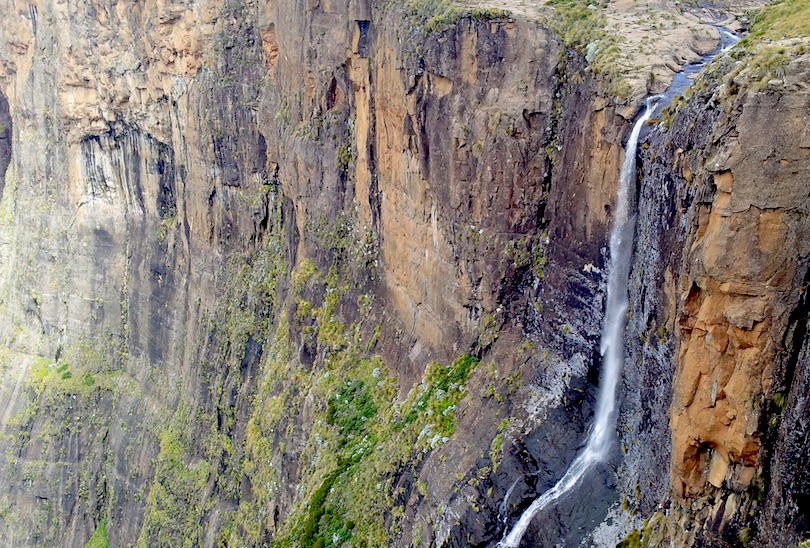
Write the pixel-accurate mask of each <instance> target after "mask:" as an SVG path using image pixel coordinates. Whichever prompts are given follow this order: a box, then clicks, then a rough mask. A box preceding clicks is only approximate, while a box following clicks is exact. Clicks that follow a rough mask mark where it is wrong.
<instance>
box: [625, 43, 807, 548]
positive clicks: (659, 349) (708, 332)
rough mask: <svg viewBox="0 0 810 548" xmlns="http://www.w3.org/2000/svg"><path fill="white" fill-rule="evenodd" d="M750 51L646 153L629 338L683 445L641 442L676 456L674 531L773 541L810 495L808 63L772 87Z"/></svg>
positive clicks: (795, 535) (797, 517)
mask: <svg viewBox="0 0 810 548" xmlns="http://www.w3.org/2000/svg"><path fill="white" fill-rule="evenodd" d="M796 51H798V50H796ZM739 57H741V58H740V59H736V60H735V59H733V58H730V59H724V60H723V61H722V62H721V63H718V64H717V65H716V66H714V67H713V69H712V70H711V71H710V72H709V73H708V74H707V75H705V76H704V77H703V78H702V79H701V80H700V81H699V82H698V83H697V84H696V85H695V86H694V87H693V88H692V91H691V92H690V94H689V96H687V98H685V99H681V100H679V101H678V102H676V103H675V104H674V105H672V106H671V107H670V108H669V109H667V110H666V111H665V112H664V114H663V119H662V120H660V121H659V125H658V127H657V128H656V130H654V131H653V132H652V133H651V134H650V138H649V141H648V147H649V148H647V150H646V152H645V153H644V159H645V162H644V173H643V176H642V179H641V182H640V185H641V186H640V204H639V215H640V219H641V222H640V226H639V237H640V241H639V252H638V254H637V258H636V265H637V266H636V271H637V273H636V275H635V280H636V285H635V287H636V291H635V292H634V293H635V295H636V297H635V298H633V297H632V296H631V300H633V301H634V303H636V304H635V307H634V319H633V322H632V327H631V329H630V333H629V334H628V338H631V340H632V338H633V337H638V340H640V341H641V343H640V344H641V346H642V348H643V349H640V350H639V351H636V359H637V360H638V361H637V363H638V365H639V366H640V369H641V370H640V372H639V373H638V374H637V375H638V377H640V378H642V379H643V378H644V377H645V376H646V377H658V379H659V380H658V381H657V382H655V383H653V386H657V388H658V390H657V391H656V392H657V393H653V394H642V395H641V396H640V397H638V398H636V399H637V400H638V401H639V403H637V404H636V405H638V407H640V408H646V409H648V411H647V413H648V415H649V416H650V417H653V418H654V420H653V421H652V424H654V425H656V427H655V430H657V431H658V432H659V435H666V433H667V431H669V432H670V434H669V435H670V436H671V440H672V441H671V445H670V446H669V447H667V448H666V449H663V450H662V449H657V450H652V451H651V450H649V449H640V450H638V452H639V453H642V454H646V455H647V456H650V455H654V458H656V459H658V460H659V462H662V461H664V459H669V460H670V463H669V466H668V467H665V466H657V467H655V468H654V469H655V470H656V472H657V473H668V474H669V475H670V492H671V493H672V496H673V499H672V503H673V507H674V510H675V511H674V512H673V513H671V514H670V518H671V520H672V516H673V515H674V516H679V517H678V518H675V519H674V520H672V521H674V522H678V520H679V519H680V522H678V523H676V524H675V523H672V522H671V523H670V529H669V534H670V535H673V534H674V535H675V536H676V537H678V538H681V539H682V541H685V542H689V543H699V544H709V545H713V544H716V543H722V542H723V541H726V542H731V543H737V542H743V543H746V544H747V543H748V542H749V541H750V540H751V538H752V537H753V536H754V535H755V534H756V532H757V531H759V532H761V533H766V532H767V533H766V534H767V535H768V537H769V538H767V539H766V538H764V536H763V537H760V539H759V542H761V543H763V544H768V543H776V544H782V545H787V544H789V543H791V542H792V543H796V542H798V540H799V539H801V535H802V531H803V530H804V525H802V522H803V520H804V517H803V516H804V512H805V510H804V507H803V504H804V503H803V502H802V501H803V500H804V496H805V495H804V494H803V493H804V491H805V490H806V488H805V487H803V484H802V483H801V480H799V479H798V477H796V476H795V474H796V473H797V469H796V461H795V460H793V459H794V458H795V453H793V452H794V451H797V450H799V449H798V448H799V447H802V443H803V442H802V441H800V440H801V439H803V436H804V434H801V433H800V432H803V431H804V430H805V429H804V428H803V427H802V426H801V425H800V424H797V423H796V422H795V421H796V418H795V417H796V416H797V414H799V413H801V411H799V409H802V408H803V405H804V404H803V403H802V402H803V401H804V400H803V396H802V395H801V394H802V393H803V388H802V387H801V382H802V381H801V380H800V379H801V378H802V375H803V373H802V370H803V364H802V360H801V356H802V354H803V347H804V337H805V333H806V316H807V311H806V296H805V286H806V276H807V264H806V262H807V254H808V249H807V244H806V236H805V234H806V231H807V229H808V226H807V223H806V219H805V215H804V213H803V211H804V210H805V208H806V207H807V204H806V202H807V192H806V189H805V188H804V186H805V185H804V184H803V182H802V181H803V178H804V176H803V175H802V174H803V173H806V172H807V169H808V159H807V153H806V147H807V128H806V125H805V124H804V122H803V121H802V119H801V116H797V113H799V112H804V111H805V110H806V109H807V101H808V96H807V94H806V92H805V84H804V82H807V78H808V74H807V58H806V56H805V55H798V56H795V57H793V58H792V59H790V60H788V59H787V58H786V59H785V60H784V62H785V65H784V67H783V69H782V70H783V71H784V72H780V74H781V79H774V78H770V79H769V80H768V85H767V86H766V87H765V89H762V87H761V86H759V87H758V86H757V85H756V83H757V80H758V79H759V78H761V77H762V76H763V75H762V74H759V75H757V74H756V72H754V71H755V70H756V69H755V68H746V67H747V66H748V65H754V62H750V60H749V59H748V58H747V57H746V56H745V54H743V55H740V56H739ZM755 61H756V60H755ZM754 66H755V65H754ZM751 72H754V74H753V76H752V75H751ZM642 265H656V266H655V267H654V268H653V269H652V271H651V272H648V271H646V270H644V271H642ZM650 288H656V291H658V292H660V293H659V294H658V295H656V296H650V294H649V291H650ZM644 303H647V304H644ZM636 314H638V317H636ZM672 363H674V368H671V365H670V364H672ZM659 375H660V376H659ZM797 378H798V379H799V381H798V382H799V384H798V385H797V384H796V381H795V380H794V379H797ZM628 384H630V383H629V382H628ZM642 386H650V385H649V384H646V383H642ZM628 390H631V388H630V387H628ZM669 394H671V403H670V400H669V398H670V395H669ZM662 403H663V404H664V405H662ZM667 407H669V420H668V428H667V424H666V422H665V421H666V419H665V417H664V415H662V414H661V413H660V411H659V410H660V409H662V408H664V409H666V408H667ZM786 418H787V420H788V423H789V425H788V426H786V425H784V424H783V422H782V421H784V420H785V419H786ZM627 420H628V421H630V422H634V419H633V417H632V415H631V414H628V418H627ZM791 421H792V422H791ZM642 424H643V423H642ZM641 428H643V426H642V427H641ZM780 436H781V437H782V439H781V440H779V441H777V438H778V437H780ZM628 438H630V439H632V438H633V435H630V436H628ZM789 455H792V456H789ZM639 462H641V461H639ZM639 468H642V469H643V468H645V467H644V466H643V464H639ZM781 470H784V471H785V472H781ZM644 473H645V472H642V473H641V475H644ZM783 473H784V474H787V475H788V476H790V477H791V478H792V479H791V480H790V481H791V486H790V487H788V486H787V483H786V480H785V479H783V477H780V475H781V474H783ZM643 490H644V488H643V485H642V491H643ZM656 490H657V491H658V494H659V496H660V494H662V493H665V490H662V489H661V488H660V485H659V486H657V487H656V488H653V489H652V491H653V492H655V491H656ZM763 506H764V508H763ZM776 508H779V510H776ZM646 509H647V510H648V511H649V510H650V509H652V508H651V506H647V508H646ZM777 515H778V516H779V517H778V518H777V517H776V516H777ZM775 521H780V522H781V523H780V525H778V526H777V525H775V523H774V522H775ZM786 525H787V527H786ZM777 531H779V532H778V533H777ZM721 539H722V540H721Z"/></svg>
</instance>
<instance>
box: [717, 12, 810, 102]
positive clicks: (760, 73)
mask: <svg viewBox="0 0 810 548" xmlns="http://www.w3.org/2000/svg"><path fill="white" fill-rule="evenodd" d="M808 51H810V0H780V1H778V2H775V3H772V4H769V5H767V6H765V7H763V8H761V9H760V10H759V11H757V12H756V13H755V14H754V15H753V16H752V23H751V27H750V29H749V33H748V36H746V37H745V38H743V39H742V40H740V42H739V44H738V45H737V47H736V48H735V49H734V51H733V53H732V55H733V57H734V58H735V59H737V60H738V61H740V62H739V63H738V64H737V66H736V68H735V69H733V70H732V71H731V72H729V73H728V74H727V75H726V76H725V79H724V81H725V82H726V84H727V86H729V88H730V89H731V91H732V92H736V91H739V90H740V89H741V88H750V89H751V90H752V91H754V92H758V91H763V90H765V89H772V90H774V91H779V90H782V89H783V88H784V85H785V82H784V80H785V77H786V71H787V66H788V63H789V62H790V59H791V58H792V57H795V56H797V55H801V54H805V53H807V52H808Z"/></svg>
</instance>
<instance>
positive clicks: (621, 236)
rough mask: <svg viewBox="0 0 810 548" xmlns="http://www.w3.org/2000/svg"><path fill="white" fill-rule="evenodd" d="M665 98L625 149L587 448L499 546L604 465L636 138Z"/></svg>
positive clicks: (620, 353) (515, 539)
mask: <svg viewBox="0 0 810 548" xmlns="http://www.w3.org/2000/svg"><path fill="white" fill-rule="evenodd" d="M660 97H661V96H659V95H656V96H653V97H648V98H647V100H646V108H645V110H644V114H643V115H642V116H641V118H639V119H638V121H637V122H636V124H635V125H634V126H633V131H632V133H631V134H630V139H629V140H628V141H627V147H626V148H625V155H624V164H623V165H622V171H621V175H620V176H619V191H618V195H617V197H616V218H615V220H614V222H613V228H612V230H611V233H610V269H609V272H608V285H607V308H606V309H605V323H604V325H603V327H602V342H601V349H600V350H601V353H602V364H603V373H602V383H601V388H600V391H599V397H598V399H597V404H596V414H595V416H594V422H593V425H592V426H591V429H590V433H589V435H588V439H587V442H586V444H585V448H584V449H583V450H582V452H580V453H579V455H577V457H576V458H575V459H574V461H573V462H572V463H571V466H570V467H569V468H568V470H567V471H566V472H565V475H564V476H563V477H562V478H561V479H560V481H558V482H557V484H556V485H554V487H552V488H551V489H549V490H548V491H546V492H545V493H543V495H542V496H540V497H539V498H538V499H536V500H535V501H534V502H533V503H532V504H531V506H529V507H528V508H527V509H526V511H525V512H523V515H521V516H520V519H519V520H518V521H517V523H516V524H515V526H514V527H512V530H511V531H509V533H508V534H507V535H506V536H505V537H504V538H503V540H501V542H500V543H498V546H499V547H501V548H516V547H517V546H518V545H519V544H520V539H521V538H523V534H524V533H525V532H526V529H527V528H528V526H529V524H530V523H531V521H532V519H533V518H534V516H535V515H536V514H537V513H538V512H540V511H541V510H543V509H544V508H546V507H547V506H548V505H550V504H552V503H553V502H555V501H557V500H558V499H560V498H561V497H562V496H564V495H565V494H567V493H568V492H570V491H571V490H572V489H573V488H574V487H575V486H576V485H577V484H578V483H579V482H580V481H581V480H582V478H583V477H584V476H585V473H586V472H588V471H589V470H590V469H591V468H593V466H594V465H596V464H598V463H600V462H604V461H605V460H606V459H607V457H608V455H609V453H610V447H611V443H612V441H613V440H614V439H615V437H616V436H615V432H616V413H615V410H616V386H617V385H618V382H619V377H620V375H621V370H622V360H623V359H624V324H625V320H626V317H627V306H628V300H627V280H628V278H629V276H630V259H631V254H632V252H633V230H634V221H635V219H634V217H632V216H631V215H629V208H628V201H629V194H630V188H631V185H632V184H634V181H635V177H636V148H637V146H638V135H639V132H641V128H642V126H643V125H644V123H645V122H646V121H647V119H649V117H650V115H651V114H652V111H653V110H654V109H655V105H656V102H657V101H658V99H660Z"/></svg>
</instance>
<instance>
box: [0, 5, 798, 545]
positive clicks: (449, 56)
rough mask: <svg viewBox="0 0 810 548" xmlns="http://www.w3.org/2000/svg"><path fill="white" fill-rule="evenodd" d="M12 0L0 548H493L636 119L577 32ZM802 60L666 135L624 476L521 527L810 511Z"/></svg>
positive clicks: (3, 136)
mask: <svg viewBox="0 0 810 548" xmlns="http://www.w3.org/2000/svg"><path fill="white" fill-rule="evenodd" d="M0 8H2V10H3V13H6V14H9V15H8V16H7V19H8V22H7V23H4V25H3V28H2V30H0V173H2V174H4V175H5V177H4V179H3V181H2V183H0V199H1V200H2V202H0V274H1V275H2V276H1V277H0V318H2V320H1V322H0V341H1V342H2V344H0V373H1V374H2V382H1V383H0V418H2V421H0V433H2V437H0V449H2V450H1V451H0V477H2V478H3V479H2V481H1V482H0V543H2V544H7V545H13V546H42V545H52V546H83V545H84V544H85V543H86V542H87V541H88V539H90V538H91V536H92V537H93V538H99V537H107V538H108V539H109V543H110V544H111V545H113V546H132V545H138V546H159V545H160V546H162V545H171V546H181V545H188V546H223V545H227V546H231V545H234V546H236V545H240V546H241V545H251V546H253V545H256V546H259V545H268V544H270V543H271V542H272V543H274V545H279V546H288V545H289V546H294V545H301V546H315V545H320V546H340V545H344V544H345V545H367V546H378V545H391V546H408V545H410V546H418V545H434V544H435V545H438V546H488V545H493V544H494V543H495V542H497V540H498V539H499V538H500V537H501V535H502V534H503V532H504V529H505V527H506V526H507V525H508V524H509V523H511V521H513V520H514V519H515V518H516V516H517V515H519V513H520V511H521V510H522V509H523V508H525V507H526V506H527V505H528V504H529V503H530V502H531V500H532V499H533V497H534V496H536V494H537V493H539V492H542V491H544V490H545V489H546V488H547V487H548V486H549V485H551V484H553V483H554V481H555V480H556V479H557V478H559V477H560V475H562V473H563V472H564V471H565V468H566V467H567V465H568V463H570V461H571V459H572V458H573V455H574V454H575V452H576V450H577V447H578V445H579V443H580V442H581V440H582V438H583V435H584V431H585V429H586V428H587V424H588V420H589V418H590V415H591V412H592V407H593V399H594V397H595V393H596V388H595V386H596V385H597V384H598V374H599V373H598V371H599V354H598V352H599V351H598V339H599V333H600V328H601V320H602V314H603V312H602V309H603V291H604V272H605V269H606V267H607V257H606V256H605V254H606V251H605V244H606V239H607V231H608V228H609V225H610V222H611V213H612V209H613V202H614V199H615V198H614V193H615V189H616V182H617V179H618V173H619V168H620V165H621V161H622V158H623V154H624V152H623V148H622V139H623V137H624V134H625V132H626V129H627V127H628V124H629V120H628V119H630V118H631V117H632V116H633V111H634V110H635V108H634V106H633V105H632V104H630V103H629V102H628V100H627V99H624V100H619V99H615V98H612V97H611V95H610V93H608V90H609V89H610V88H609V86H606V85H605V84H604V81H603V79H600V78H601V76H600V75H599V74H597V73H595V72H594V71H593V70H591V69H590V68H589V67H588V62H587V60H586V57H585V56H584V55H583V54H582V53H581V52H578V51H576V50H575V49H574V48H572V47H571V45H570V44H568V43H567V42H566V40H565V38H564V37H561V36H559V33H557V32H554V31H552V30H549V28H547V27H549V26H553V25H541V24H539V23H536V22H529V21H527V20H524V19H525V18H521V17H513V16H509V14H507V13H505V12H503V11H500V10H497V9H482V8H476V9H468V10H466V11H464V10H461V9H460V8H450V7H449V6H448V5H445V4H442V3H428V2H424V3H422V2H418V3H405V4H389V5H377V4H373V3H370V2H364V1H362V0H350V1H345V0H307V1H306V2H303V1H300V2H299V1H296V0H279V1H273V2H267V1H264V0H261V1H258V0H205V1H201V2H179V1H173V0H149V1H144V2H134V3H128V4H121V3H114V2H106V1H104V0H79V1H72V0H71V1H68V2H53V1H50V0H38V1H36V2H26V3H24V2H20V1H17V0H2V1H0ZM692 34H695V35H696V36H699V38H700V40H701V41H702V42H705V40H706V35H705V33H704V34H701V33H700V32H697V31H693V32H692ZM682 45H683V44H681V45H680V46H682ZM704 45H705V44H704ZM680 46H679V47H680ZM690 51H691V50H690ZM692 54H694V55H697V53H695V52H694V51H692ZM679 55H681V54H680V53H679ZM744 62H745V60H739V62H738V64H739V63H744ZM728 63H731V64H730V65H728V66H726V67H725V68H724V69H723V70H725V71H726V72H725V73H723V74H731V73H732V72H733V71H734V70H735V69H734V67H735V66H736V65H733V62H732V61H728ZM789 67H790V68H789V70H787V72H786V74H787V76H785V81H784V82H783V84H782V85H783V87H782V88H779V89H766V90H761V91H758V92H756V93H754V92H748V91H737V90H734V89H732V87H731V84H729V83H726V84H724V85H725V86H726V87H722V86H721V85H720V84H719V83H718V82H722V74H720V75H717V74H716V75H715V79H716V81H715V83H714V84H712V85H709V84H706V85H705V87H704V88H702V89H701V90H700V92H699V93H698V92H696V94H695V95H694V96H693V97H691V98H689V99H688V100H686V99H684V100H683V101H682V102H681V103H678V108H677V109H673V110H672V111H671V112H670V113H669V114H668V118H667V119H666V120H659V121H658V122H657V124H659V127H658V128H657V129H655V130H654V131H653V132H651V133H650V137H649V142H648V145H645V146H646V147H648V148H646V150H645V152H644V153H643V154H642V157H643V159H644V160H645V161H644V163H643V167H642V172H643V177H642V180H641V183H640V187H639V229H638V232H639V243H638V245H637V248H638V249H637V252H636V256H635V263H634V270H633V272H634V273H633V280H632V284H631V285H632V286H633V287H632V289H631V301H632V302H633V309H632V314H631V318H630V323H629V328H628V351H627V354H628V359H627V367H626V369H627V374H626V377H625V385H624V390H623V393H624V395H623V411H622V420H621V422H620V425H621V427H622V432H621V444H617V450H616V455H615V456H616V461H617V462H620V463H621V464H620V473H619V474H618V476H616V475H614V474H613V473H612V472H611V471H610V470H608V469H606V470H602V471H600V472H599V473H598V474H597V475H596V477H595V478H594V481H593V482H592V485H589V486H588V489H589V496H588V497H584V498H582V497H577V498H574V499H571V500H566V501H564V502H562V503H561V506H560V507H559V509H558V512H557V515H556V516H544V518H543V519H538V520H536V523H534V524H533V526H532V528H531V529H530V531H529V540H527V542H532V540H531V539H535V538H544V539H551V540H552V541H554V542H559V543H563V544H575V543H579V542H587V543H601V544H609V543H611V542H612V543H614V544H615V542H617V541H618V540H620V539H621V538H623V537H624V536H626V535H627V534H629V533H630V532H631V530H632V529H633V528H637V529H641V528H642V523H641V521H640V520H641V519H642V518H647V517H650V516H653V519H652V520H651V523H654V524H658V526H656V527H657V529H655V531H653V533H654V534H657V535H659V536H660V537H661V538H662V539H668V538H676V539H683V540H684V541H685V542H691V543H697V542H708V541H707V540H706V539H714V538H721V537H725V538H737V537H736V536H737V535H739V534H740V531H743V530H748V531H749V533H748V534H750V535H751V536H753V537H755V538H763V542H765V543H767V542H768V541H767V538H765V537H756V532H757V530H758V528H763V529H764V528H770V527H776V525H775V524H776V523H777V522H778V523H779V524H780V527H781V526H782V525H781V524H782V523H786V524H788V525H790V527H792V528H793V529H792V530H793V532H786V533H785V536H784V537H783V538H780V540H779V542H782V541H784V542H788V541H794V540H796V539H798V538H800V536H801V535H802V534H803V530H804V529H802V527H803V526H802V525H801V523H803V522H802V520H803V519H804V518H803V516H804V507H803V506H802V504H804V502H803V501H804V499H803V498H802V497H803V496H804V495H802V494H801V493H803V491H801V489H804V488H803V487H801V486H802V485H804V483H806V478H805V477H804V475H803V474H804V472H803V469H802V468H801V467H800V466H797V464H796V455H800V454H802V452H803V451H805V452H806V448H805V445H806V443H805V440H804V438H803V437H802V435H803V434H802V433H803V432H805V431H806V429H805V428H803V422H802V421H803V420H804V418H803V413H802V410H803V409H804V407H803V406H805V405H806V401H805V399H806V398H805V397H804V395H805V392H806V391H805V390H804V389H803V388H801V387H802V386H804V385H805V384H806V381H807V379H806V377H807V375H806V372H805V369H806V368H805V367H804V363H805V361H806V360H805V357H804V354H803V353H801V352H800V349H801V348H802V347H803V346H802V345H803V341H804V337H805V332H806V329H805V327H804V320H805V319H806V315H807V314H806V310H805V306H806V305H805V301H804V299H805V297H804V284H805V282H804V278H805V276H806V271H807V265H806V264H805V263H806V256H807V254H808V252H807V250H805V249H804V247H805V244H804V240H805V238H804V237H803V234H804V232H803V231H804V230H805V229H804V227H805V224H806V222H805V216H806V215H805V213H804V209H803V208H804V207H805V206H804V205H801V204H803V203H804V201H806V199H807V196H806V195H805V194H806V193H803V192H804V191H803V190H802V185H801V181H802V177H803V174H804V173H806V172H807V165H806V162H807V158H806V155H805V152H806V150H807V147H806V144H807V143H806V141H807V136H806V135H805V134H804V133H802V132H803V131H804V126H805V125H806V124H804V122H802V121H801V118H797V117H796V116H795V112H796V111H802V110H806V107H807V104H806V99H807V98H806V94H805V93H804V84H803V82H806V81H807V74H806V60H805V57H802V56H797V59H796V60H795V61H794V62H792V63H791V64H790V65H789ZM718 70H719V69H718ZM659 76H660V75H659ZM657 77H658V76H657ZM659 84H660V82H657V83H656V85H659ZM775 85H776V84H774V86H775ZM723 90H725V91H723ZM729 90H730V91H729ZM723 93H725V95H723ZM707 105H708V106H707ZM668 112H669V111H668ZM763 120H768V123H767V124H764V123H763ZM664 125H666V130H664ZM763 125H769V126H771V128H772V130H771V131H770V132H767V133H763V132H762V131H760V130H759V129H755V128H759V127H760V126H763ZM754 150H756V151H757V152H756V154H754V153H753V152H752V151H754ZM774 181H778V184H775V183H774ZM741 241H742V242H741ZM785 242H788V243H789V245H785ZM792 387H798V388H794V389H792ZM664 439H665V440H667V441H666V443H663V442H662V440H664ZM757 497H759V498H757ZM662 503H663V504H664V505H665V506H666V508H667V509H668V510H667V513H666V515H665V513H664V512H663V511H662V510H661V507H660V506H659V505H660V504H662ZM755 503H756V504H755ZM755 506H756V508H757V510H756V512H755V511H754V507H755ZM780 520H781V521H780ZM679 523H691V524H696V527H697V529H688V528H686V527H684V528H682V529H678V524H679ZM729 524H730V525H729ZM651 530H652V529H650V528H649V527H648V529H647V530H645V534H653V533H650V531H651ZM774 542H777V541H774Z"/></svg>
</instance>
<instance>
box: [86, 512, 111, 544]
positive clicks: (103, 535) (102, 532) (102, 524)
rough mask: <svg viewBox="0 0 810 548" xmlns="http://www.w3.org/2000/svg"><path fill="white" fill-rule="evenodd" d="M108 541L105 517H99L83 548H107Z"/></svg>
mask: <svg viewBox="0 0 810 548" xmlns="http://www.w3.org/2000/svg"><path fill="white" fill-rule="evenodd" d="M109 546H110V541H109V539H108V538H107V519H106V518H101V521H99V522H98V525H96V530H95V531H93V536H92V537H90V540H88V541H87V544H85V545H84V548H109Z"/></svg>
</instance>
